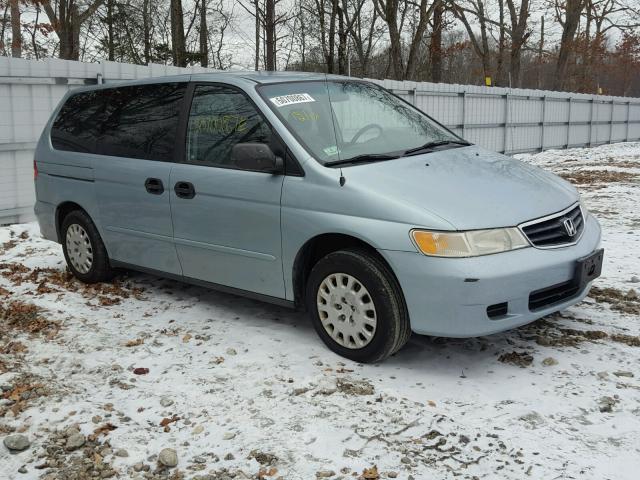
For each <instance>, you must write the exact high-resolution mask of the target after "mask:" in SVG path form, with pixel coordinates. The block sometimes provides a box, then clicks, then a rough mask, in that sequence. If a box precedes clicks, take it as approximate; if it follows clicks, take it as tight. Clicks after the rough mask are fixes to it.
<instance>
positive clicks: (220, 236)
mask: <svg viewBox="0 0 640 480" xmlns="http://www.w3.org/2000/svg"><path fill="white" fill-rule="evenodd" d="M271 141H272V131H271V127H270V126H269V125H268V124H267V123H266V121H265V120H264V118H263V117H262V115H261V114H260V113H259V112H258V110H257V108H256V107H255V105H254V104H253V103H252V102H251V101H250V100H249V98H248V97H247V96H246V95H245V94H244V93H243V92H242V91H241V90H239V89H237V88H235V87H231V86H227V85H220V84H199V85H196V87H195V89H194V93H193V101H192V104H191V110H190V113H189V119H188V123H187V134H186V154H185V159H184V163H182V164H177V165H174V167H173V169H172V171H171V210H172V216H173V228H174V241H175V244H176V249H177V251H178V257H179V259H180V263H181V265H182V269H183V274H184V276H185V277H187V278H192V279H198V280H204V281H206V282H211V283H215V284H219V285H224V286H227V287H232V288H237V289H241V290H248V291H251V292H255V293H259V294H262V295H268V296H272V297H279V298H284V280H283V276H282V258H281V235H280V194H281V191H282V183H283V179H284V177H283V176H282V175H273V174H271V173H266V172H259V171H248V170H245V169H242V168H240V167H239V166H237V165H235V164H234V162H233V160H232V157H231V149H232V148H233V146H234V145H235V144H237V143H243V142H254V143H266V144H269V143H271Z"/></svg>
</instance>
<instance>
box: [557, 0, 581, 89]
mask: <svg viewBox="0 0 640 480" xmlns="http://www.w3.org/2000/svg"><path fill="white" fill-rule="evenodd" d="M584 5H585V2H584V0H567V2H566V9H565V18H564V22H563V21H562V20H561V23H562V38H561V39H560V52H559V53H558V61H557V63H556V73H555V78H554V83H553V88H554V89H555V90H562V89H563V88H564V86H565V84H566V80H567V79H566V77H567V67H568V65H569V55H570V54H571V52H572V51H573V48H574V40H575V35H576V30H577V29H578V24H579V23H580V16H581V15H582V10H583V9H584Z"/></svg>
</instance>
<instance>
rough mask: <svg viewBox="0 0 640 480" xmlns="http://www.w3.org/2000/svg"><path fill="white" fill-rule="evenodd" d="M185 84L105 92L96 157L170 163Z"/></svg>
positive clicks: (140, 86)
mask: <svg viewBox="0 0 640 480" xmlns="http://www.w3.org/2000/svg"><path fill="white" fill-rule="evenodd" d="M185 87H186V84H184V83H167V84H161V85H136V86H132V87H122V88H114V89H109V90H104V91H103V94H104V96H105V108H104V110H105V111H104V120H103V121H102V123H101V125H100V128H99V135H98V142H97V144H96V153H98V154H101V155H114V156H118V157H133V158H143V159H148V160H166V161H171V160H173V153H174V149H175V144H176V136H177V133H178V117H179V115H180V105H181V102H182V98H183V97H184V90H185Z"/></svg>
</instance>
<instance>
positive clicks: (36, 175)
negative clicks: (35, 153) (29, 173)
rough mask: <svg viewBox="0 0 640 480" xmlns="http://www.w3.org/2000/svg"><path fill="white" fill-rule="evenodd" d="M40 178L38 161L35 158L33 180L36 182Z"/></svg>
mask: <svg viewBox="0 0 640 480" xmlns="http://www.w3.org/2000/svg"><path fill="white" fill-rule="evenodd" d="M37 178H38V164H37V163H36V159H35V158H34V159H33V181H34V182H35V181H36V179H37Z"/></svg>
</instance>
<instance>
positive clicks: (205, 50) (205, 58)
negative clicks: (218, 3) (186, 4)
mask: <svg viewBox="0 0 640 480" xmlns="http://www.w3.org/2000/svg"><path fill="white" fill-rule="evenodd" d="M200 2H201V3H200V65H201V66H203V67H204V68H207V67H208V66H209V30H208V28H207V0H200Z"/></svg>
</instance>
